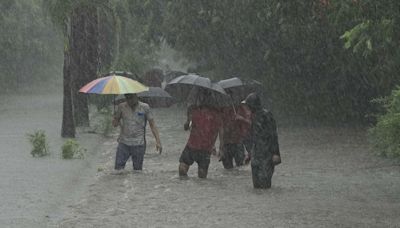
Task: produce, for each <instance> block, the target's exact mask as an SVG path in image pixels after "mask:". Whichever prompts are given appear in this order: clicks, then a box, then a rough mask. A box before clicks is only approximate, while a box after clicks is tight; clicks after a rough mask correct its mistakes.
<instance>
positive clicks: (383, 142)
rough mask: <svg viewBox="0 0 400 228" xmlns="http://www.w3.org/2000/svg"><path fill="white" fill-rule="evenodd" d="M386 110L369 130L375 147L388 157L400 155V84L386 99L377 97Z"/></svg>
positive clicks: (377, 100) (379, 152)
mask: <svg viewBox="0 0 400 228" xmlns="http://www.w3.org/2000/svg"><path fill="white" fill-rule="evenodd" d="M375 102H377V103H379V104H381V105H382V107H383V108H384V110H385V112H384V113H383V114H381V115H378V119H377V120H378V121H377V123H376V125H375V126H374V127H372V128H371V129H370V130H369V136H370V140H371V143H372V146H373V148H374V149H375V150H376V151H377V152H378V154H380V155H383V156H387V157H400V86H397V87H396V89H395V90H393V91H392V94H391V95H390V96H388V97H386V98H384V99H376V100H375Z"/></svg>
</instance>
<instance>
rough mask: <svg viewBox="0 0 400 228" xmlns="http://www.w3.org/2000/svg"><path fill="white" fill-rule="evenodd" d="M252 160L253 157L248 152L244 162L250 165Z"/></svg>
mask: <svg viewBox="0 0 400 228" xmlns="http://www.w3.org/2000/svg"><path fill="white" fill-rule="evenodd" d="M250 160H251V157H250V155H249V153H247V154H246V155H245V156H244V164H245V165H248V164H249V162H250Z"/></svg>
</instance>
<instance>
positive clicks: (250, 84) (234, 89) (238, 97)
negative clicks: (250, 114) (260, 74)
mask: <svg viewBox="0 0 400 228" xmlns="http://www.w3.org/2000/svg"><path fill="white" fill-rule="evenodd" d="M218 84H219V85H220V86H221V87H222V88H224V90H225V91H226V92H227V93H228V94H229V95H230V96H231V98H232V100H233V103H235V104H238V103H240V102H241V101H242V100H244V99H245V98H246V97H247V95H248V94H250V93H252V92H258V93H259V92H261V91H262V84H261V83H260V82H258V81H256V80H252V79H251V80H246V81H244V80H241V79H240V78H238V77H233V78H228V79H224V80H221V81H219V82H218Z"/></svg>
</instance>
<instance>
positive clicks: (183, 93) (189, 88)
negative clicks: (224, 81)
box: [165, 74, 228, 106]
mask: <svg viewBox="0 0 400 228" xmlns="http://www.w3.org/2000/svg"><path fill="white" fill-rule="evenodd" d="M165 90H166V91H168V92H169V93H170V94H171V95H172V96H174V97H176V98H177V99H180V100H186V101H187V102H189V103H193V104H199V101H200V100H202V102H200V103H203V104H208V105H214V106H221V105H224V104H226V103H227V102H226V101H227V97H228V96H227V94H226V92H225V90H224V89H223V88H222V87H221V86H220V85H219V84H217V83H213V82H211V80H210V79H209V78H206V77H202V76H199V75H196V74H188V75H182V76H179V77H177V78H175V79H173V80H171V81H170V82H169V83H168V84H167V85H166V87H165ZM188 98H189V99H188Z"/></svg>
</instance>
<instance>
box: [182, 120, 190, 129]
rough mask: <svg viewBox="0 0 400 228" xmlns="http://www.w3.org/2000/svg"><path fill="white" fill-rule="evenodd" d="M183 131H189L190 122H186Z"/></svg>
mask: <svg viewBox="0 0 400 228" xmlns="http://www.w3.org/2000/svg"><path fill="white" fill-rule="evenodd" d="M183 130H185V131H187V130H189V122H185V124H183Z"/></svg>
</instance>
